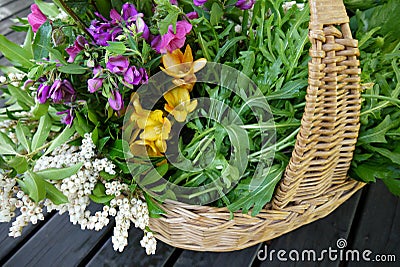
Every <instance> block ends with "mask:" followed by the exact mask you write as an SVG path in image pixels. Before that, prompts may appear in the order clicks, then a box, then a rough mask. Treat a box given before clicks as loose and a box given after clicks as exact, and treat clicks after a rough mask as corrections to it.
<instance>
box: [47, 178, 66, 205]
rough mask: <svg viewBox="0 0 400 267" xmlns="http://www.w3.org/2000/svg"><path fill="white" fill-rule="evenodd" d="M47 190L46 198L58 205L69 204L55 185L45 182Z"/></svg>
mask: <svg viewBox="0 0 400 267" xmlns="http://www.w3.org/2000/svg"><path fill="white" fill-rule="evenodd" d="M44 183H45V188H46V198H48V199H49V200H51V202H53V203H54V204H56V205H61V204H65V203H68V202H69V201H68V198H67V197H66V196H65V195H64V194H63V193H62V192H61V191H60V190H58V189H57V187H55V186H54V185H53V184H51V183H49V182H47V181H44Z"/></svg>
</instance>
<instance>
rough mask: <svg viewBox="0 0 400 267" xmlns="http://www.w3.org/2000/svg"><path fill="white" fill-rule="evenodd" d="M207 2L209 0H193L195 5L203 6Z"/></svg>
mask: <svg viewBox="0 0 400 267" xmlns="http://www.w3.org/2000/svg"><path fill="white" fill-rule="evenodd" d="M206 2H207V0H193V3H194V5H195V6H202V5H204V4H205V3H206Z"/></svg>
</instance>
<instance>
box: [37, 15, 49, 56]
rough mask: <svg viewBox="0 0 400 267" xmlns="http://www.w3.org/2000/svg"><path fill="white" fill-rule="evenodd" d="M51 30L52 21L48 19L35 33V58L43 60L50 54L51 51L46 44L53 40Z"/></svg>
mask: <svg viewBox="0 0 400 267" xmlns="http://www.w3.org/2000/svg"><path fill="white" fill-rule="evenodd" d="M51 31H52V27H51V24H50V22H49V21H48V20H47V21H46V22H45V23H43V24H42V26H40V28H39V29H38V31H37V32H36V35H35V40H34V41H33V46H32V48H33V56H34V59H35V60H42V59H43V58H47V57H48V56H49V51H48V50H47V49H46V46H48V45H49V43H50V42H51Z"/></svg>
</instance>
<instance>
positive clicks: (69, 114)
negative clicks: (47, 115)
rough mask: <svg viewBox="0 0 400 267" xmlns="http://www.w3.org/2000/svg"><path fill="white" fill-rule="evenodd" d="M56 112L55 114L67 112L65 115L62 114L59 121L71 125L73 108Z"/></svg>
mask: <svg viewBox="0 0 400 267" xmlns="http://www.w3.org/2000/svg"><path fill="white" fill-rule="evenodd" d="M56 114H57V115H62V114H67V115H66V116H64V117H63V118H62V119H61V122H62V123H64V124H66V125H69V126H71V125H72V122H73V121H74V115H73V110H72V108H71V109H67V110H64V111H60V112H57V113H56Z"/></svg>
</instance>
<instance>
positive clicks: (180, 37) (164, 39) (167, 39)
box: [160, 20, 192, 53]
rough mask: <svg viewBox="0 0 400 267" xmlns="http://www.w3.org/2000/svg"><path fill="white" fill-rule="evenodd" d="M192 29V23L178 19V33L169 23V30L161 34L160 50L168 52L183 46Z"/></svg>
mask: <svg viewBox="0 0 400 267" xmlns="http://www.w3.org/2000/svg"><path fill="white" fill-rule="evenodd" d="M191 30H192V24H190V23H189V22H187V21H184V20H183V21H178V22H177V23H176V33H174V28H173V27H172V25H169V27H168V32H167V33H166V34H164V35H163V36H161V43H160V52H161V53H166V52H167V51H168V52H170V53H172V51H174V50H176V49H179V48H182V47H183V45H184V44H185V41H186V35H187V34H188V33H189V32H190V31H191Z"/></svg>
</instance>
